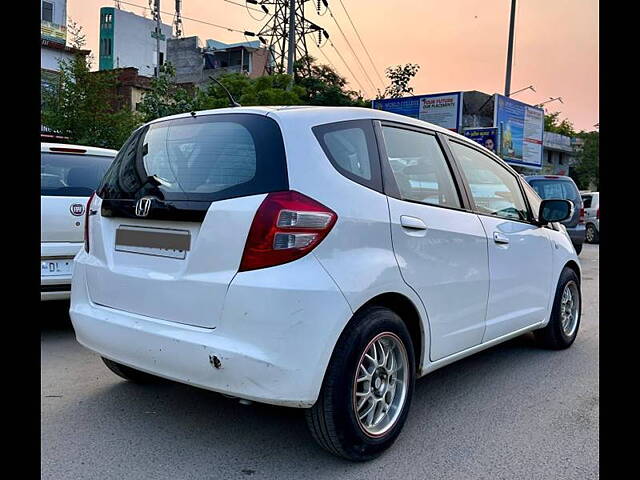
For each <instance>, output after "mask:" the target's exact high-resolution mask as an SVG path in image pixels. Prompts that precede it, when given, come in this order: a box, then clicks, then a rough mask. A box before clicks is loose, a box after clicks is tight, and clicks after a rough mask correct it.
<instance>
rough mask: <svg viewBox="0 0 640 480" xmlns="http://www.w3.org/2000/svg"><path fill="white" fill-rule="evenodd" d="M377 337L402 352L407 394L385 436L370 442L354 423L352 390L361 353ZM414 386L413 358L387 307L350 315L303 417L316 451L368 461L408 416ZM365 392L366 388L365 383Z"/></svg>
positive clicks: (396, 318) (402, 330)
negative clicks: (317, 392)
mask: <svg viewBox="0 0 640 480" xmlns="http://www.w3.org/2000/svg"><path fill="white" fill-rule="evenodd" d="M382 333H391V334H392V336H393V337H394V339H395V341H400V342H401V343H402V345H403V346H404V347H405V350H406V354H407V356H406V358H407V369H406V372H407V377H406V378H407V391H406V394H405V397H404V398H405V400H404V404H403V405H402V406H401V407H400V409H399V411H400V412H401V413H400V414H399V415H398V417H397V418H396V419H395V420H394V421H393V422H390V425H391V426H390V427H389V429H388V431H386V432H384V433H383V434H381V435H380V436H378V437H372V436H370V435H369V434H367V433H365V431H364V430H363V428H361V427H360V425H359V423H358V419H357V417H356V411H355V410H356V408H355V406H354V401H355V400H354V399H355V397H354V390H353V386H354V381H355V374H356V371H357V370H358V367H359V365H360V361H361V359H362V358H363V357H364V353H365V351H366V348H367V347H368V346H370V343H371V342H372V341H373V340H374V339H376V338H377V337H378V336H379V335H380V334H382ZM388 338H389V337H388ZM414 385H415V355H414V351H413V343H412V341H411V336H410V335H409V331H408V330H407V327H406V325H405V324H404V322H403V321H402V320H401V318H400V317H399V316H398V315H397V314H396V313H395V312H393V311H391V310H389V309H387V308H383V307H370V308H366V309H365V310H363V311H361V312H359V313H358V314H356V315H355V316H354V318H353V319H352V321H351V322H350V323H349V325H348V326H347V328H346V329H345V331H344V332H342V335H341V336H340V338H339V340H338V342H337V345H336V347H335V349H334V352H333V355H332V356H331V360H330V362H329V366H328V367H327V371H326V374H325V378H324V382H323V384H322V388H321V390H320V395H319V397H318V401H317V402H316V403H315V405H314V406H313V407H312V408H310V409H307V410H306V412H305V416H306V420H307V425H308V426H309V429H310V430H311V434H312V435H313V437H314V439H315V440H316V441H317V442H318V443H319V444H320V446H321V447H323V448H324V449H325V450H327V451H329V452H331V453H333V454H334V455H337V456H340V457H343V458H346V459H348V460H352V461H366V460H371V459H373V458H375V457H377V456H379V455H380V454H382V453H383V452H384V451H385V450H387V449H388V448H389V447H390V446H391V445H392V444H393V443H394V442H395V440H396V439H397V437H398V435H399V434H400V431H401V430H402V427H403V425H404V422H405V421H406V419H407V415H408V413H409V408H410V406H411V398H412V396H413V390H414ZM369 388H370V389H371V388H372V386H371V383H369ZM397 410H398V409H397ZM374 413H375V411H374Z"/></svg>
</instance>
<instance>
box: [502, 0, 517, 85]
mask: <svg viewBox="0 0 640 480" xmlns="http://www.w3.org/2000/svg"><path fill="white" fill-rule="evenodd" d="M515 23H516V0H511V20H510V22H509V46H508V48H507V75H506V78H505V81H504V96H505V97H508V96H510V95H511V64H512V63H513V34H514V30H515Z"/></svg>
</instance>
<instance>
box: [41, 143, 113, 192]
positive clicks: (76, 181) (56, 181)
mask: <svg viewBox="0 0 640 480" xmlns="http://www.w3.org/2000/svg"><path fill="white" fill-rule="evenodd" d="M112 161H113V157H106V156H99V155H75V154H65V153H49V152H42V153H41V154H40V195H46V196H54V197H88V196H90V195H91V194H92V193H93V192H94V191H95V189H96V188H97V187H98V184H99V183H100V180H102V177H103V176H104V174H105V172H106V171H107V169H108V168H109V165H111V162H112Z"/></svg>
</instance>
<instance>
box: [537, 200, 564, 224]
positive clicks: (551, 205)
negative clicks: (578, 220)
mask: <svg viewBox="0 0 640 480" xmlns="http://www.w3.org/2000/svg"><path fill="white" fill-rule="evenodd" d="M572 215H573V204H572V203H571V202H570V201H569V200H560V199H549V200H543V201H542V203H541V204H540V212H539V214H538V219H539V222H540V224H541V225H546V224H547V223H552V222H561V221H563V220H566V219H567V218H570V217H571V216H572Z"/></svg>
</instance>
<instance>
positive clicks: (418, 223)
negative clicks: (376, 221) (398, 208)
mask: <svg viewBox="0 0 640 480" xmlns="http://www.w3.org/2000/svg"><path fill="white" fill-rule="evenodd" d="M400 225H402V226H403V227H404V228H410V229H412V230H426V229H427V226H426V225H425V224H424V222H423V221H422V220H420V219H419V218H416V217H408V216H407V215H400Z"/></svg>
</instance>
